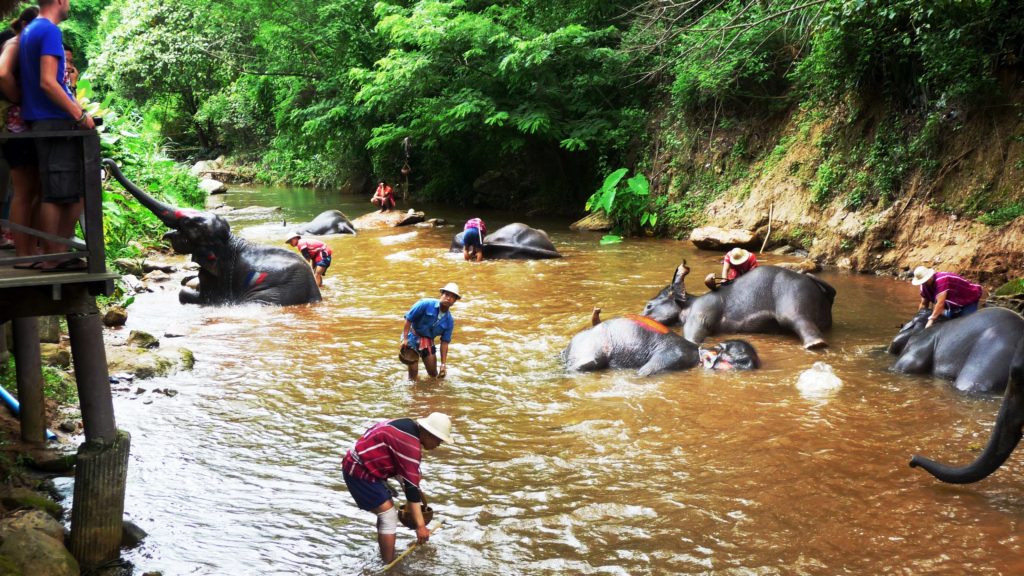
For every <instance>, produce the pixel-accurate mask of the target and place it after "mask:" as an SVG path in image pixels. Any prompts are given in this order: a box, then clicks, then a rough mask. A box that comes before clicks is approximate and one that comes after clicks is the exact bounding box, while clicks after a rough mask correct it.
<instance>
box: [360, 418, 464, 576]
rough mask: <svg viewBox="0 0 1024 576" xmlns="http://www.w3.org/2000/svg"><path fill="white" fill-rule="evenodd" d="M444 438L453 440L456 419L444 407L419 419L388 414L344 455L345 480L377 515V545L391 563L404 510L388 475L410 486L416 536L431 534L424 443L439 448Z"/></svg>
mask: <svg viewBox="0 0 1024 576" xmlns="http://www.w3.org/2000/svg"><path fill="white" fill-rule="evenodd" d="M441 442H447V443H449V444H450V443H451V442H452V438H451V419H449V418H448V416H447V415H445V414H441V413H440V412H434V413H432V414H431V415H430V416H427V417H426V418H419V419H417V420H413V419H411V418H398V419H395V420H385V421H383V422H379V423H377V424H375V425H374V426H373V427H371V428H370V429H369V430H367V431H366V433H365V434H363V436H362V438H360V439H359V440H357V441H356V444H355V446H353V447H352V449H351V450H349V451H348V452H347V453H346V454H345V458H344V460H342V464H341V468H342V475H343V477H344V479H345V485H346V486H348V491H349V493H350V494H351V495H352V499H353V500H355V502H356V505H357V506H359V508H360V509H361V510H368V511H370V512H373V513H374V514H376V515H377V545H378V546H379V548H380V557H381V559H382V560H383V561H384V563H385V564H388V563H390V562H391V561H392V560H393V559H394V557H395V533H396V532H397V531H398V510H397V509H396V508H395V504H394V502H392V500H391V493H390V492H389V491H388V486H387V484H385V481H386V480H387V479H388V478H395V477H397V478H398V479H399V480H400V482H401V484H402V490H403V491H404V492H405V500H406V502H407V506H406V507H407V509H408V511H409V513H410V514H411V515H412V517H413V519H414V520H415V523H416V540H417V541H418V542H419V543H420V544H423V543H424V542H426V541H427V540H429V539H430V529H429V528H427V526H426V523H425V522H424V521H423V512H422V510H421V507H420V506H421V503H422V501H423V498H422V495H421V494H420V488H419V486H420V460H421V459H422V449H427V450H433V449H434V448H437V447H438V445H440V444H441Z"/></svg>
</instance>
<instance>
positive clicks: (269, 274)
mask: <svg viewBox="0 0 1024 576" xmlns="http://www.w3.org/2000/svg"><path fill="white" fill-rule="evenodd" d="M103 163H104V164H105V165H106V167H107V168H108V169H109V170H110V173H111V174H112V175H113V176H114V178H115V179H117V181H118V182H120V183H121V185H122V186H124V188H125V189H126V190H128V192H130V193H131V195H132V196H134V197H135V198H136V199H137V200H138V201H139V202H140V203H141V204H142V205H143V206H145V207H146V208H147V209H149V211H151V212H152V213H153V214H155V215H156V217H157V218H159V219H160V221H161V222H163V223H164V224H165V225H166V226H168V227H169V228H172V230H171V231H169V232H167V233H166V234H164V239H165V240H167V241H169V242H170V243H171V247H172V248H174V251H175V252H177V253H179V254H191V255H192V261H193V262H195V263H196V264H198V265H199V276H198V278H199V285H198V289H193V288H190V287H183V288H182V289H181V292H179V293H178V300H179V301H180V302H181V303H182V304H235V303H248V302H257V303H261V304H273V305H280V306H289V305H292V304H307V303H311V302H319V301H320V289H319V288H317V285H316V280H315V279H314V278H313V273H312V271H310V269H309V266H308V265H307V264H306V262H305V261H304V260H303V259H302V256H299V254H298V253H296V252H292V251H290V250H286V249H284V248H278V247H276V246H275V247H270V246H260V245H258V244H254V243H252V242H249V241H248V240H245V239H242V238H239V237H238V236H235V235H234V234H232V233H231V226H230V225H229V224H228V222H227V220H225V219H224V218H222V217H220V216H218V215H216V214H212V213H210V212H203V211H200V210H194V209H190V208H175V207H174V206H169V205H167V204H164V203H162V202H160V201H158V200H156V199H155V198H153V197H152V196H150V195H148V194H146V193H145V192H143V191H142V190H141V189H140V188H139V187H138V186H136V185H135V184H134V183H132V182H131V181H130V180H128V179H127V178H126V177H125V176H124V174H122V173H121V170H120V169H119V168H118V166H117V164H116V163H115V162H114V161H113V160H110V159H109V158H104V159H103Z"/></svg>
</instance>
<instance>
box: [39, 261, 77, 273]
mask: <svg viewBox="0 0 1024 576" xmlns="http://www.w3.org/2000/svg"><path fill="white" fill-rule="evenodd" d="M88 267H89V265H88V264H86V263H85V260H82V259H81V258H75V259H73V260H65V261H64V262H61V263H60V264H57V265H56V266H54V267H53V268H40V269H39V271H40V272H79V271H82V270H85V269H86V268H88Z"/></svg>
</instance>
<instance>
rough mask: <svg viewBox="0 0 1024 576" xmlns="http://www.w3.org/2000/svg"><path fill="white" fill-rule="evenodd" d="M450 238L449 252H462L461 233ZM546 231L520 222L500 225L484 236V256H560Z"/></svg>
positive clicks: (533, 258) (510, 257) (516, 257)
mask: <svg viewBox="0 0 1024 576" xmlns="http://www.w3.org/2000/svg"><path fill="white" fill-rule="evenodd" d="M464 233H465V231H463V232H459V233H458V234H456V235H455V237H454V238H452V245H451V248H450V249H449V252H462V235H463V234H464ZM561 257H562V255H561V254H559V253H558V250H556V249H555V245H554V244H552V243H551V238H549V237H548V233H547V232H545V231H543V230H538V229H537V228H531V227H529V226H527V225H526V224H523V223H521V222H516V223H514V224H509V225H507V226H502V227H501V228H498V229H497V230H495V231H494V232H491V233H490V234H488V235H487V236H486V237H485V238H484V258H485V259H488V260H541V259H545V258H561Z"/></svg>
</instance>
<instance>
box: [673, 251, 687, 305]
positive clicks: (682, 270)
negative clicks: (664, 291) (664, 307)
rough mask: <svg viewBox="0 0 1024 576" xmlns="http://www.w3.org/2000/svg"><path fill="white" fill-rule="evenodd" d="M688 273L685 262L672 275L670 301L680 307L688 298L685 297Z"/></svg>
mask: <svg viewBox="0 0 1024 576" xmlns="http://www.w3.org/2000/svg"><path fill="white" fill-rule="evenodd" d="M689 273H690V267H689V266H687V265H686V260H683V263H682V264H680V265H679V267H678V268H676V271H675V274H673V275H672V284H671V289H672V290H671V292H672V299H673V300H675V301H676V302H677V303H678V304H679V305H680V306H682V305H683V304H685V303H686V301H687V299H688V296H687V295H686V286H685V284H686V275H687V274H689Z"/></svg>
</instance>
